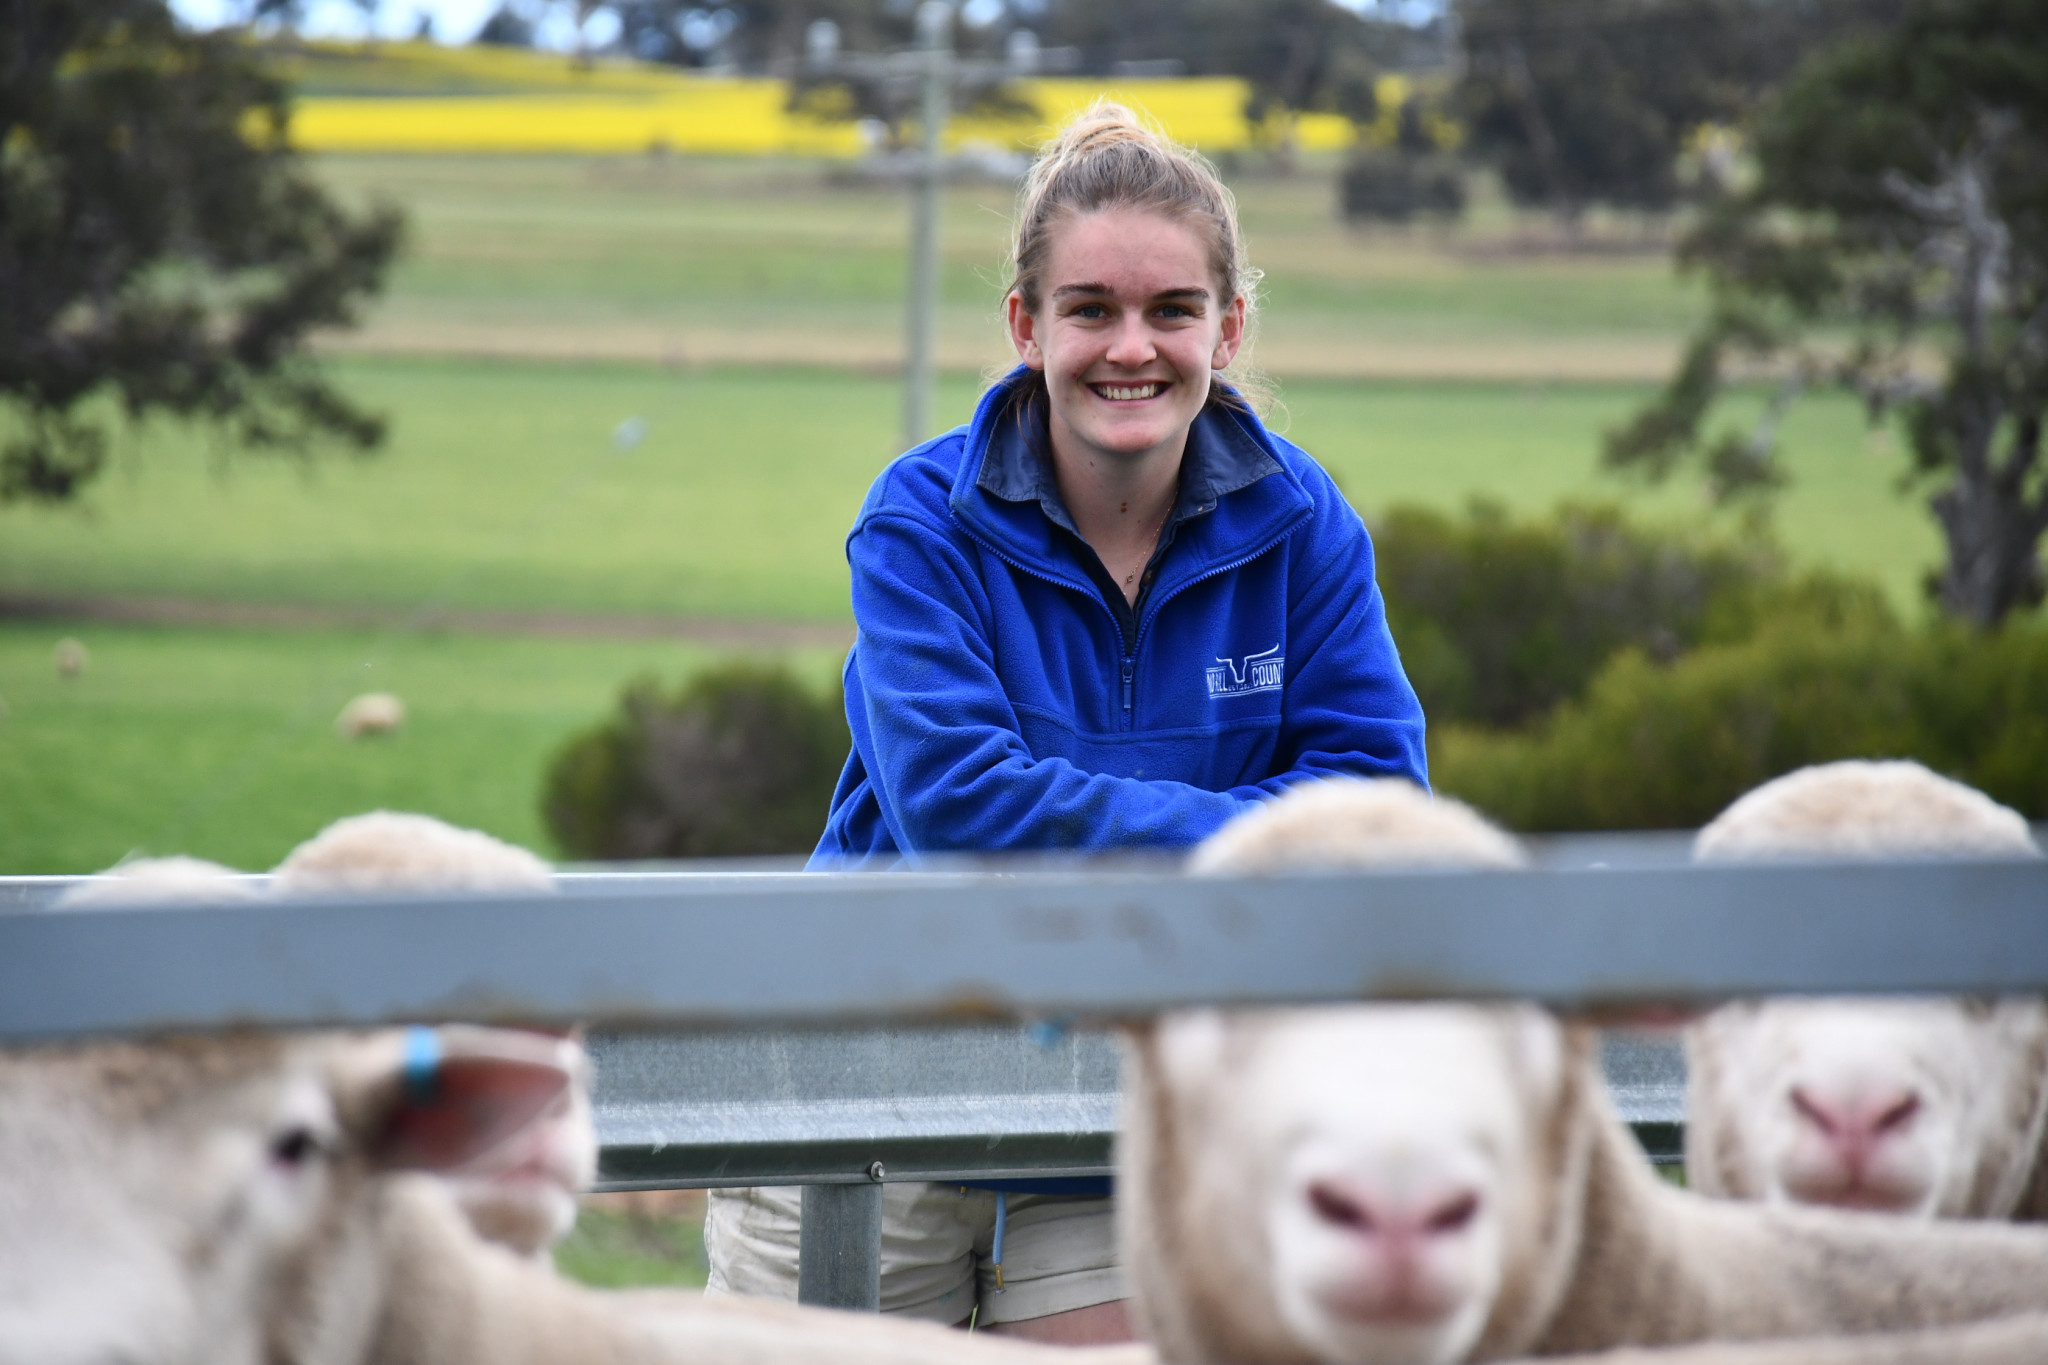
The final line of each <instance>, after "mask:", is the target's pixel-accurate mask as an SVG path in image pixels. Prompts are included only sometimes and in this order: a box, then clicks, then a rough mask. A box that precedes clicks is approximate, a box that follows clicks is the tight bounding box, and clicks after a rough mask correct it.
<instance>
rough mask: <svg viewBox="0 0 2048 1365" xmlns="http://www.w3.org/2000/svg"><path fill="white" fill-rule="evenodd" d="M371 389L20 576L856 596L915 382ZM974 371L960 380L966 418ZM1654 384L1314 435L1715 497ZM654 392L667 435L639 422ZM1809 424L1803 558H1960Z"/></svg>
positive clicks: (745, 604) (1655, 501) (1839, 444)
mask: <svg viewBox="0 0 2048 1365" xmlns="http://www.w3.org/2000/svg"><path fill="white" fill-rule="evenodd" d="M335 368H336V369H337V371H338V372H339V373H340V375H341V376H342V378H343V379H344V380H345V381H346V382H347V384H348V386H349V387H350V389H351V390H352V391H353V392H354V393H355V394H357V395H358V396H360V397H361V398H362V399H364V400H365V401H367V402H369V403H372V404H374V405H376V406H378V407H380V408H382V409H385V410H387V411H389V412H390V413H391V414H392V417H393V424H394V436H393V440H392V443H391V445H390V447H389V449H387V450H386V451H384V452H383V453H381V454H379V455H376V456H373V457H371V458H368V459H360V460H356V459H349V458H346V457H330V458H328V459H325V460H322V461H319V462H317V463H315V464H312V465H309V466H300V465H298V464H295V463H292V462H290V461H284V462H269V463H266V462H264V461H262V460H259V459H254V458H227V457H224V456H223V455H222V454H221V453H220V452H218V451H216V450H213V449H212V448H210V447H209V446H208V444H207V443H206V442H205V441H204V440H202V439H199V438H197V437H195V436H194V435H192V434H191V433H188V432H182V431H178V430H176V429H172V428H152V429H149V430H147V431H144V432H141V433H138V434H136V435H133V436H131V437H129V438H128V439H126V440H124V441H123V442H122V449H123V455H122V459H121V463H120V467H118V468H117V469H116V470H115V471H114V472H113V473H112V474H110V475H109V476H108V477H106V478H105V479H103V480H102V481H101V482H100V483H99V484H98V485H97V486H95V487H94V488H93V489H92V490H91V491H90V492H89V493H88V494H87V495H86V496H85V497H84V499H83V500H82V501H81V502H80V503H79V505H78V506H76V507H73V508H67V509H61V510H54V511H53V510H50V509H45V508H32V507H26V506H21V505H16V506H13V507H9V508H4V509H0V592H16V593H21V592H42V593H107V594H121V595H169V596H182V597H194V598H214V599H223V600H230V601H257V602H273V603H310V604H322V605H327V606H343V605H352V604H372V605H376V606H381V607H387V608H411V607H417V606H420V605H422V604H428V603H433V604H438V605H447V606H456V607H492V608H514V609H516V608H556V609H575V610H584V611H622V612H623V611H630V612H652V613H665V614H674V615H686V616H715V617H727V618H766V619H774V620H785V621H803V620H811V621H833V620H843V619H845V617H846V611H847V607H846V578H845V563H844V557H843V552H842V548H841V545H842V541H843V538H844V536H845V533H846V529H847V527H848V525H849V524H850V523H851V521H852V519H853V515H854V513H855V511H856V510H857V509H858V508H859V506H860V501H861V498H862V496H863V495H864V494H865V492H866V490H867V487H868V484H869V483H870V481H871V480H872V479H873V478H874V476H875V474H876V472H877V471H879V470H880V469H881V468H882V466H883V465H884V464H885V463H887V461H888V460H889V459H890V457H891V456H892V455H893V454H894V453H895V446H894V436H893V433H894V431H895V428H896V405H897V389H896V385H895V384H894V382H893V381H889V380H884V379H877V378H871V377H866V376H861V375H854V374H847V373H843V372H832V371H811V370H710V371H694V370H693V371H685V372H682V373H680V374H677V373H669V372H663V371H660V370H657V369H653V368H649V367H639V366H627V365H594V364H584V365H562V364H552V365H551V364H540V363H535V362H495V363H494V362H480V361H455V360H408V361H394V360H388V359H386V360H371V359H353V360H348V361H343V362H339V363H337V365H336V367H335ZM974 392H975V386H974V383H973V381H970V380H968V379H967V378H965V377H964V376H963V377H959V378H955V379H952V380H949V381H948V382H947V383H945V384H944V385H943V387H942V391H941V404H940V407H941V416H942V419H943V420H945V421H947V422H949V423H950V422H952V421H956V420H959V419H961V418H964V416H965V415H966V413H967V412H968V410H969V408H970V406H971V404H972V401H973V398H974ZM1646 392H1647V391H1646V390H1645V389H1643V388H1642V387H1641V386H1627V385H1584V384H1547V385H1539V384H1480V383H1458V384H1450V383H1420V382H1407V383H1399V382H1393V381H1382V382H1367V381H1350V382H1341V381H1334V380H1303V381H1297V382H1295V383H1292V384H1289V385H1287V387H1286V390H1285V395H1284V396H1285V401H1286V413H1285V419H1286V422H1287V427H1288V431H1289V434H1290V435H1291V436H1292V438H1293V439H1295V440H1297V441H1299V442H1300V443H1301V444H1303V445H1304V446H1305V447H1307V448H1308V449H1309V450H1310V451H1311V452H1313V453H1314V454H1315V455H1316V456H1317V457H1318V458H1319V459H1321V460H1322V461H1323V462H1324V464H1325V465H1327V466H1328V467H1329V468H1330V469H1331V470H1332V471H1333V472H1334V473H1335V474H1336V476H1337V478H1338V480H1339V481H1340V482H1341V483H1342V484H1343V486H1344V488H1345V491H1346V492H1347V493H1348V494H1349V495H1350V497H1351V498H1352V500H1353V502H1354V503H1355V504H1356V505H1357V506H1358V507H1359V508H1360V509H1361V510H1362V511H1363V512H1364V513H1365V515H1366V516H1367V518H1368V519H1370V518H1371V517H1372V515H1373V514H1374V513H1375V512H1377V511H1379V510H1381V509H1383V508H1385V507H1387V506H1390V505H1392V504H1394V503H1399V502H1423V503H1428V504H1432V505H1436V506H1449V507H1454V506H1457V505H1459V504H1461V503H1462V502H1463V501H1464V500H1465V499H1466V498H1467V497H1469V496H1471V495H1474V494H1486V495H1490V496H1494V497H1498V498H1500V499H1501V500H1502V501H1504V502H1506V503H1507V504H1509V505H1510V506H1512V507H1515V508H1518V509H1522V510H1528V511H1538V510H1543V509H1546V508H1548V507H1550V506H1551V505H1553V504H1554V503H1555V502H1557V501H1558V500H1559V499H1562V498H1582V499H1583V498H1593V499H1603V500H1615V501H1625V502H1629V503H1630V504H1631V505H1632V506H1634V507H1636V508H1637V509H1638V510H1639V511H1640V512H1641V514H1642V515H1644V516H1646V517H1648V518H1650V519H1652V520H1655V519H1659V518H1662V519H1666V520H1674V521H1675V520H1685V521H1692V520H1694V519H1696V518H1697V517H1699V516H1701V515H1702V514H1703V512H1704V509H1703V507H1702V505H1701V504H1700V501H1699V499H1698V497H1697V495H1696V493H1694V492H1693V491H1691V490H1690V489H1689V488H1688V487H1687V486H1686V485H1683V484H1679V485H1674V486H1672V487H1669V488H1666V489H1663V490H1657V491H1646V490H1641V489H1638V488H1637V487H1636V486H1635V485H1633V484H1632V483H1630V482H1627V481H1624V480H1620V479H1617V478H1613V477H1611V476H1607V475H1604V474H1602V473H1600V472H1599V470H1598V469H1597V467H1596V461H1595V450H1596V448H1597V442H1598V437H1599V433H1600V431H1601V429H1602V428H1603V427H1604V426H1606V425H1609V424H1611V423H1613V422H1615V421H1617V420H1619V419H1620V418H1621V417H1623V416H1624V415H1625V414H1626V413H1627V412H1628V411H1629V410H1630V409H1631V407H1632V406H1633V405H1634V404H1636V403H1638V402H1640V401H1641V400H1642V398H1643V397H1644V396H1645V394H1646ZM636 416H637V417H640V418H641V419H642V420H644V421H645V422H646V424H647V435H646V438H645V440H644V441H643V442H642V443H641V444H640V445H639V446H638V447H637V448H635V449H633V450H631V451H629V452H626V453H621V452H619V451H617V450H615V449H614V448H613V445H612V441H611V436H612V432H613V431H614V430H615V429H616V428H617V426H618V425H619V423H620V422H622V421H623V420H625V419H626V418H629V417H636ZM1785 439H1786V442H1787V445H1788V448H1789V450H1790V452H1791V456H1792V467H1793V469H1794V471H1795V480H1796V481H1795V484H1794V487H1793V489H1792V491H1791V492H1790V493H1789V494H1788V495H1787V496H1786V497H1785V499H1784V502H1783V505H1782V507H1781V509H1780V529H1781V532H1782V534H1783V536H1784V538H1785V540H1786V542H1787V544H1788V545H1789V546H1790V547H1792V549H1793V550H1794V551H1795V553H1797V554H1798V555H1800V556H1802V557H1803V558H1805V559H1807V560H1809V561H1811V562H1816V563H1827V564H1832V565H1835V566H1837V567H1840V568H1844V569H1848V570H1851V571H1854V572H1858V573H1865V574H1869V575H1871V576H1873V577H1876V578H1878V579H1879V580H1880V581H1882V582H1884V583H1885V584H1886V586H1887V587H1888V588H1889V589H1891V591H1892V592H1893V593H1894V595H1895V597H1896V598H1897V599H1898V600H1899V601H1900V602H1901V604H1902V605H1904V604H1910V603H1911V602H1912V601H1913V600H1914V592H1915V589H1914V584H1915V583H1916V582H1917V579H1918V575H1919V574H1920V572H1921V571H1922V569H1923V568H1924V567H1925V566H1927V565H1928V564H1930V563H1932V562H1933V558H1934V556H1935V554H1936V552H1937V548H1938V546H1937V542H1936V538H1935V534H1934V530H1933V525H1932V521H1931V519H1930V518H1929V517H1928V516H1927V515H1926V514H1925V513H1924V512H1923V511H1922V510H1921V509H1920V508H1919V507H1918V506H1917V505H1916V504H1915V503H1913V502H1911V501H1908V500H1906V499H1902V498H1900V497H1898V496H1896V495H1895V494H1894V493H1893V492H1892V490H1891V487H1890V485H1889V482H1888V478H1889V476H1890V475H1891V474H1892V473H1893V472H1894V470H1895V469H1896V468H1897V464H1898V458H1897V457H1896V456H1891V457H1887V456H1883V455H1880V454H1877V453H1874V452H1873V451H1872V450H1871V448H1870V447H1871V442H1870V439H1869V437H1868V436H1867V434H1866V433H1865V432H1864V430H1863V428H1862V425H1861V422H1860V420H1859V418H1858V416H1857V413H1856V411H1855V409H1854V408H1853V406H1852V405H1851V404H1850V403H1848V402H1847V401H1845V400H1841V399H1833V400H1817V401H1815V402H1813V403H1811V404H1810V405H1809V406H1807V407H1805V408H1802V409H1800V410H1799V411H1798V412H1797V414H1796V415H1795V417H1794V418H1793V420H1792V421H1791V422H1790V423H1789V424H1788V426H1787V428H1786V432H1785Z"/></svg>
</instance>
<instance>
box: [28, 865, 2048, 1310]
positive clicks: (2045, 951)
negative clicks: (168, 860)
mask: <svg viewBox="0 0 2048 1365" xmlns="http://www.w3.org/2000/svg"><path fill="white" fill-rule="evenodd" d="M1608 842H1609V843H1611V844H1612V845H1613V847H1612V848H1611V849H1609V850H1607V851H1606V856H1603V857H1600V858H1598V859H1594V860H1592V861H1596V862H1599V863H1603V864H1605V865H1606V866H1605V870H1576V869H1575V870H1558V869H1559V868H1561V867H1562V868H1574V864H1575V863H1577V864H1583V862H1585V861H1587V860H1586V859H1585V858H1584V857H1582V856H1581V857H1576V858H1575V857H1573V856H1571V855H1570V854H1560V853H1559V852H1558V850H1557V849H1556V848H1554V847H1553V848H1552V849H1550V850H1549V853H1550V856H1549V857H1547V858H1546V857H1545V856H1544V850H1543V849H1542V848H1541V847H1540V846H1539V851H1538V852H1539V867H1542V865H1543V864H1544V863H1546V862H1547V863H1548V864H1549V867H1548V868H1546V869H1545V870H1538V871H1532V872H1522V873H1444V872H1430V873H1416V872H1408V873H1383V874H1374V875H1345V876H1324V877H1297V878H1276V879H1261V880H1244V881H1235V880H1215V881H1192V880H1188V879H1184V878H1181V877H1179V876H1177V875H1173V874H1172V873H1170V872H1163V871H1157V870H1150V871H1146V870H1140V871H1130V870H1110V871H1102V870H1095V871H1090V870H1086V869H1074V868H1068V869H1065V870H1053V871H1024V872H997V873H989V872H944V873H926V874H887V875H872V874H869V875H834V876H825V875H795V874H782V873H764V874H746V873H721V874H712V875H701V874H700V875H689V874H684V875H674V874H648V875H631V874H626V875H616V874H615V875H602V874H600V875H593V876H581V877H579V876H570V877H567V878H565V879H564V880H565V886H566V888H567V893H566V894H564V895H561V896H520V897H506V896H486V897H405V898H381V899H376V900H348V899H334V900H320V901H315V900H306V901H295V902H292V903H290V904H289V905H288V906H287V905H281V904H278V903H274V902H273V903H261V902H258V903H255V904H223V905H215V906H192V905H186V906H178V907H164V908H135V909H102V910H88V911H78V912H68V913H61V914H53V913H46V912H45V909H44V907H46V906H47V905H48V904H49V902H50V901H51V900H52V899H53V898H54V896H55V895H56V894H57V893H58V892H59V891H61V889H62V887H63V885H65V884H66V883H67V882H68V880H69V879H26V878H17V879H0V1041H13V1042H28V1041H34V1040H37V1039H48V1038H56V1037H65V1036H74V1035H80V1034H95V1033H122V1032H151V1031H161V1030H167V1029H188V1028H212V1027H222V1026H228V1025H238V1024H259V1025H268V1026H287V1027H289V1026H307V1025H333V1024H374V1023H383V1022H393V1021H399V1020H428V1019H469V1020H477V1021H490V1020H504V1021H554V1022H569V1021H572V1020H589V1021H593V1022H595V1023H597V1024H599V1025H600V1027H599V1029H598V1030H597V1031H595V1032H594V1033H593V1035H592V1038H591V1045H592V1050H593V1052H594V1053H595V1054H596V1056H597V1058H598V1063H599V1074H600V1078H601V1080H600V1088H599V1093H598V1096H597V1103H596V1119H597V1123H598V1126H599V1133H600V1138H601V1141H602V1142H603V1145H604V1158H603V1173H602V1174H603V1179H602V1185H603V1187H606V1188H645V1187H654V1186H675V1185H720V1184H739V1183H747V1184H771V1183H801V1184H803V1185H805V1186H806V1190H807V1194H806V1200H805V1205H806V1209H807V1211H809V1212H810V1213H811V1214H812V1218H811V1219H810V1221H811V1222H813V1223H816V1224H817V1225H818V1226H816V1227H813V1228H811V1229H810V1231H809V1235H807V1238H806V1242H807V1245H806V1250H805V1257H806V1260H805V1265H806V1266H807V1267H808V1271H807V1273H806V1276H805V1278H804V1281H803V1282H804V1283H805V1284H806V1285H808V1286H810V1287H811V1288H810V1291H809V1292H810V1296H811V1297H812V1298H813V1299H815V1300H817V1301H829V1302H835V1303H841V1304H844V1305H847V1306H859V1305H863V1304H872V1302H873V1298H872V1294H873V1284H874V1275H875V1273H876V1265H877V1255H878V1250H877V1247H876V1243H875V1237H876V1235H877V1234H876V1231H875V1230H876V1228H878V1226H879V1225H878V1223H877V1221H876V1220H877V1218H878V1216H879V1214H878V1210H879V1191H880V1182H881V1181H883V1180H891V1179H931V1178H940V1179H960V1178H981V1179H994V1178H1009V1177H1017V1176H1031V1175H1081V1174H1095V1173H1101V1172H1105V1171H1106V1170H1107V1169H1108V1163H1109V1144H1110V1138H1111V1135H1112V1132H1113V1129H1114V1126H1115V1077H1114V1057H1113V1052H1112V1048H1111V1044H1110V1042H1109V1040H1108V1039H1107V1037H1106V1036H1105V1035H1102V1034H1100V1033H1094V1032H1089V1031H1086V1030H1079V1031H1069V1030H1068V1029H1067V1028H1066V1027H1065V1026H1064V1023H1063V1022H1062V1023H1058V1024H1048V1025H1043V1026H1041V1028H1040V1030H1039V1032H1038V1035H1037V1036H1036V1037H1035V1038H1034V1037H1030V1036H1027V1035H1026V1034H1025V1033H1024V1032H1023V1031H1021V1030H1020V1029H1019V1028H1018V1027H1017V1026H1015V1025H1014V1024H1012V1025H1009V1026H995V1025H992V1024H991V1025H987V1026H984V1027H979V1028H976V1027H967V1026H965V1025H966V1024H968V1023H970V1022H971V1021H975V1020H983V1021H992V1020H993V1019H997V1018H1010V1019H1015V1018H1020V1017H1021V1018H1034V1017H1035V1018H1038V1019H1041V1020H1052V1021H1067V1020H1072V1019H1077V1018H1079V1019H1091V1018H1092V1019H1108V1018H1114V1017H1119V1016H1131V1015H1141V1014H1145V1013H1149V1012H1152V1011H1155V1010H1157V1009H1160V1008H1163V1007H1168V1006H1172V1005H1179V1004H1190V1003H1245V1004H1249V1003H1275V1002H1302V1003H1306V1002H1313V1001H1329V1000H1350V999H1360V998H1396V999H1407V998H1418V997H1430V996H1445V997H1470V998H1498V997H1527V998H1535V999H1540V1000H1544V1001H1547V1002H1549V1003H1552V1004H1555V1005H1559V1006H1563V1007H1566V1008H1594V1009H1598V1008H1603V1007H1609V1006H1617V1005H1619V1006H1628V1005H1636V1004H1646V1003H1655V1004H1674V1003H1676V1004H1683V1003H1706V1002H1711V1001H1713V1000H1716V999H1720V998H1724V997H1728V996H1733V995H1744V994H1756V993H1765V992H1800V991H1817V992H1951V991H1955V992H1970V993H2003V992H2038V991H2044V990H2048V863H2038V862H2036V863H2027V862H1967V863H1965V862H1945V863H1920V864H1906V863H1900V864H1886V865H1871V864H1845V865H1836V866H1827V865H1812V866H1776V867H1718V868H1688V867H1676V866H1670V865H1669V864H1671V863H1672V862H1673V861H1674V860H1675V858H1676V857H1677V856H1678V854H1679V851H1680V850H1681V849H1682V843H1681V842H1680V841H1679V840H1678V839H1676V838H1674V837H1670V836H1666V837H1664V839H1663V840H1662V842H1660V843H1655V844H1652V843H1650V842H1649V841H1641V840H1638V841H1633V842H1631V841H1628V840H1620V841H1612V840H1610V841H1608ZM1586 851H1587V848H1586V846H1583V845H1582V846H1580V847H1579V848H1578V850H1577V852H1578V853H1579V854H1581V855H1583V854H1584V853H1585V852H1586ZM919 1020H922V1021H926V1022H925V1023H924V1024H923V1025H919V1024H917V1023H916V1022H914V1021H919ZM936 1021H943V1022H936ZM849 1023H857V1024H865V1025H866V1026H864V1027H856V1028H851V1029H849V1028H848V1027H847V1025H848V1024H849ZM764 1026H765V1027H764ZM1605 1060H1606V1063H1607V1070H1608V1074H1609V1079H1610V1083H1611V1084H1612V1086H1613V1088H1614V1091H1615V1095H1616V1099H1617V1102H1618V1106H1619V1108H1620V1109H1621V1110H1622V1114H1623V1117H1624V1118H1625V1119H1627V1120H1628V1121H1630V1122H1631V1123H1633V1124H1634V1125H1635V1126H1636V1130H1637V1132H1638V1134H1639V1135H1640V1136H1642V1137H1643V1138H1644V1141H1645V1145H1646V1147H1648V1148H1650V1149H1651V1151H1652V1153H1653V1155H1657V1156H1660V1157H1662V1158H1664V1159H1670V1158H1671V1157H1673V1156H1674V1155H1675V1152H1676V1145H1677V1142H1678V1136H1679V1132H1680V1129H1679V1126H1678V1123H1679V1120H1680V1118H1681V1117H1682V1113H1681V1104H1682V1094H1683V1074H1682V1063H1681V1062H1680V1061H1679V1060H1678V1059H1677V1057H1676V1055H1675V1053H1674V1052H1673V1050H1672V1049H1671V1048H1670V1047H1669V1045H1668V1044H1659V1043H1656V1042H1654V1041H1648V1042H1646V1041H1643V1040H1628V1039H1610V1040H1609V1043H1608V1048H1607V1053H1606V1058H1605ZM834 1190H836V1191H839V1192H838V1193H833V1192H832V1191H834ZM827 1223H830V1224H831V1225H832V1227H833V1228H837V1229H839V1230H840V1231H842V1232H843V1231H846V1230H848V1229H851V1230H852V1232H853V1233H855V1234H858V1235H854V1236H851V1237H850V1238H848V1237H835V1238H831V1239H829V1241H828V1240H825V1239H822V1238H818V1237H817V1236H816V1234H822V1233H826V1232H827V1231H829V1230H828V1229H827V1228H826V1227H825V1224H827Z"/></svg>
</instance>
